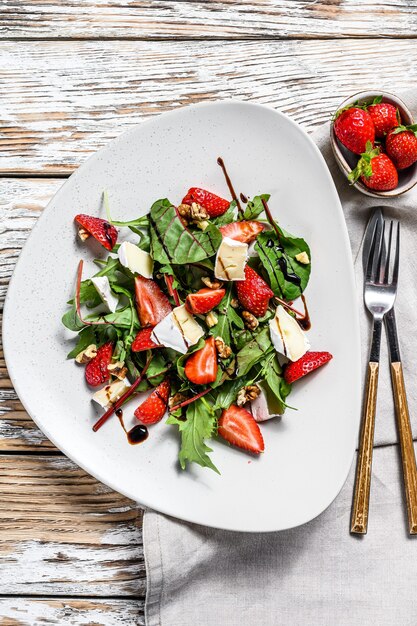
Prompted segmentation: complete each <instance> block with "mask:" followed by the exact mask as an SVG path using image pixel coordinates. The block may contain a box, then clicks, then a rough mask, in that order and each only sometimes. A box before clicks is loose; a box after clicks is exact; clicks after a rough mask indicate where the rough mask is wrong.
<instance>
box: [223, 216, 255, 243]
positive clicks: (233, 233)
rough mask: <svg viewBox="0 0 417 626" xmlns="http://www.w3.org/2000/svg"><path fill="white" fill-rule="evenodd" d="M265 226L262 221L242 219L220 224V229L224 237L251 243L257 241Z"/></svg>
mask: <svg viewBox="0 0 417 626" xmlns="http://www.w3.org/2000/svg"><path fill="white" fill-rule="evenodd" d="M264 228H265V225H264V224H261V222H255V221H247V222H245V221H242V222H231V223H230V224H225V225H224V226H220V229H219V230H220V232H221V234H222V235H223V237H230V239H235V240H236V241H241V242H242V243H251V241H255V239H256V237H257V236H258V235H259V233H260V232H262V231H263V229H264Z"/></svg>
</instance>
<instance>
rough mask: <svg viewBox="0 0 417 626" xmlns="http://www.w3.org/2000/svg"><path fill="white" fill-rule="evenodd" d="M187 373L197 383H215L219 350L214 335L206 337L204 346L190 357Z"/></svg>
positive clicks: (186, 365)
mask: <svg viewBox="0 0 417 626" xmlns="http://www.w3.org/2000/svg"><path fill="white" fill-rule="evenodd" d="M185 375H186V377H187V378H188V380H190V381H191V382H192V383H194V384H196V385H207V384H208V383H214V381H215V380H216V377H217V350H216V344H215V343H214V337H209V338H208V339H206V342H205V344H204V347H203V348H200V350H197V352H193V354H192V355H191V356H189V357H188V359H187V361H186V363H185Z"/></svg>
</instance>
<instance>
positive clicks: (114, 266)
mask: <svg viewBox="0 0 417 626" xmlns="http://www.w3.org/2000/svg"><path fill="white" fill-rule="evenodd" d="M94 263H96V264H97V265H99V266H100V267H102V269H101V270H100V271H99V272H97V274H94V276H107V277H108V279H109V280H110V279H111V278H113V279H114V280H117V277H116V271H117V270H119V271H120V270H122V269H123V268H122V265H121V264H120V262H119V259H115V258H114V257H112V256H109V257H108V258H107V260H106V261H102V260H101V259H95V260H94Z"/></svg>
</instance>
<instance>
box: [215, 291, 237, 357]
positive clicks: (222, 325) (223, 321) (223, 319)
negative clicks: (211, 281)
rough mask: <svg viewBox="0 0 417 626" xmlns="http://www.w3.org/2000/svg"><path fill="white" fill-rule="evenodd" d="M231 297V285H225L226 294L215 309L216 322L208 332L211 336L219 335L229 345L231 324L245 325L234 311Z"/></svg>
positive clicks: (231, 331) (231, 335) (231, 336)
mask: <svg viewBox="0 0 417 626" xmlns="http://www.w3.org/2000/svg"><path fill="white" fill-rule="evenodd" d="M232 297H233V291H232V285H230V284H229V285H228V286H227V291H226V295H225V296H224V298H223V300H222V301H221V302H220V304H219V307H218V310H217V311H216V317H217V319H218V322H217V324H216V325H215V326H213V328H211V329H210V334H211V335H213V337H221V338H222V339H223V341H224V342H225V344H226V345H228V346H230V344H231V342H232V338H233V326H235V327H236V328H239V329H243V328H244V327H245V325H244V323H243V320H242V318H241V317H239V315H238V314H237V313H236V311H235V310H234V308H233V307H232V305H231V304H230V301H231V299H232Z"/></svg>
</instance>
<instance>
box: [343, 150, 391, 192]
mask: <svg viewBox="0 0 417 626" xmlns="http://www.w3.org/2000/svg"><path fill="white" fill-rule="evenodd" d="M359 178H360V179H361V181H362V182H363V184H364V185H366V186H367V187H369V189H374V190H375V191H390V190H391V189H395V188H396V187H397V185H398V172H397V170H396V169H395V165H394V163H393V162H392V161H391V159H390V158H389V156H387V155H386V154H384V153H383V152H381V149H380V148H379V147H372V144H371V142H370V141H368V143H367V144H366V151H365V152H364V153H363V154H362V155H361V158H360V159H359V161H358V164H357V166H356V167H355V169H354V170H352V171H351V172H350V174H349V176H348V179H349V180H350V182H351V183H352V184H354V183H355V182H356V181H357V180H358V179H359Z"/></svg>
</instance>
